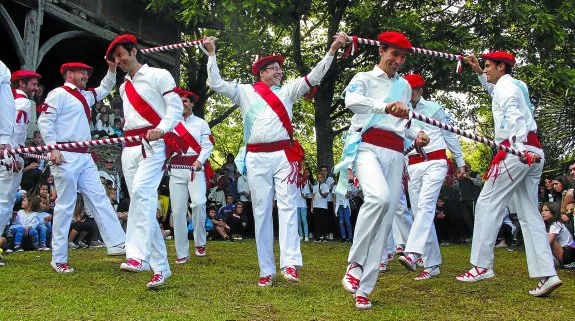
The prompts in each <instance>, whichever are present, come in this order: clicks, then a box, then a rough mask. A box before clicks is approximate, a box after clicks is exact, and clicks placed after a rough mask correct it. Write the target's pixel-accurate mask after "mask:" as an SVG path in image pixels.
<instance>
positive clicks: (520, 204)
mask: <svg viewBox="0 0 575 321" xmlns="http://www.w3.org/2000/svg"><path fill="white" fill-rule="evenodd" d="M526 148H527V149H528V150H530V151H533V152H535V153H537V154H539V155H541V157H542V158H543V157H544V154H543V151H542V150H541V149H538V148H535V147H532V146H526ZM504 162H505V165H506V167H507V171H508V172H509V173H508V172H507V171H506V170H505V166H504V165H503V163H501V164H500V165H501V166H500V174H499V176H498V177H497V180H495V182H494V181H493V176H491V177H490V178H489V180H487V182H485V185H484V186H483V189H482V190H481V194H480V195H479V199H478V200H477V205H476V206H475V225H474V227H473V242H472V244H471V259H470V262H471V264H473V265H475V266H478V267H482V268H489V269H492V268H493V256H494V254H493V248H494V246H495V242H496V240H497V233H498V232H499V227H500V226H501V224H502V222H503V219H504V216H505V214H506V211H504V210H503V209H504V207H505V206H507V204H508V203H509V202H510V201H511V199H512V198H514V200H515V204H516V206H517V217H518V219H519V223H520V224H521V231H522V233H523V240H524V243H525V254H526V256H527V268H528V270H529V276H530V277H532V278H541V277H545V276H552V275H557V272H555V266H554V264H553V255H552V254H551V248H550V246H549V241H548V236H547V231H546V230H545V223H544V222H543V218H541V214H540V213H539V210H538V207H537V192H538V185H539V180H540V179H541V172H542V171H543V163H544V162H543V159H542V160H541V163H539V164H532V165H531V166H528V165H526V164H523V163H521V162H520V161H519V158H518V157H517V156H514V155H511V154H508V155H507V157H506V158H505V161H504ZM509 175H511V178H512V179H511V178H509Z"/></svg>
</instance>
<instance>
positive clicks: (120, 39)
mask: <svg viewBox="0 0 575 321" xmlns="http://www.w3.org/2000/svg"><path fill="white" fill-rule="evenodd" d="M124 43H133V44H135V45H137V44H138V41H137V40H136V36H134V35H130V34H125V35H118V36H117V37H116V39H114V41H112V42H111V43H110V45H109V46H108V50H106V59H108V60H110V61H113V60H114V58H113V57H112V55H113V54H114V49H116V46H117V45H121V44H124Z"/></svg>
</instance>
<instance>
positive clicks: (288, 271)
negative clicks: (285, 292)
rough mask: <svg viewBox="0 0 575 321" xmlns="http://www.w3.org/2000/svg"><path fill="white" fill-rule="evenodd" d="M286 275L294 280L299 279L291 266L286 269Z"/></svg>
mask: <svg viewBox="0 0 575 321" xmlns="http://www.w3.org/2000/svg"><path fill="white" fill-rule="evenodd" d="M286 274H289V275H291V276H292V277H294V278H296V279H298V278H299V276H298V274H297V270H296V269H294V268H293V267H291V266H290V267H287V268H286Z"/></svg>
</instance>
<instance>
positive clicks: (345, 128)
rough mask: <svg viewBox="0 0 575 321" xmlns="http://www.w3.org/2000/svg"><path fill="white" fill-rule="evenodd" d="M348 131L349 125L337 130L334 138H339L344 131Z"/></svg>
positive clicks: (334, 132)
mask: <svg viewBox="0 0 575 321" xmlns="http://www.w3.org/2000/svg"><path fill="white" fill-rule="evenodd" d="M348 129H349V125H347V126H345V127H342V128H340V129H336V130H334V131H333V136H337V135H339V134H341V133H343V132H344V131H346V130H348Z"/></svg>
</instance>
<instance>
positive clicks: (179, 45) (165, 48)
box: [140, 39, 204, 54]
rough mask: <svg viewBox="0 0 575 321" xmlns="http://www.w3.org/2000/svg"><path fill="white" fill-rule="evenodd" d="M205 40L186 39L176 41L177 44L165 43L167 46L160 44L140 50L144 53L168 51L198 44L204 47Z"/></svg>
mask: <svg viewBox="0 0 575 321" xmlns="http://www.w3.org/2000/svg"><path fill="white" fill-rule="evenodd" d="M203 42H204V40H201V39H200V40H194V41H186V42H181V43H175V44H171V45H165V46H158V47H152V48H146V49H142V50H140V51H141V52H142V53H145V54H147V53H154V52H160V51H168V50H173V49H180V48H187V47H194V46H198V47H200V49H201V47H202V43H203Z"/></svg>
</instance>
